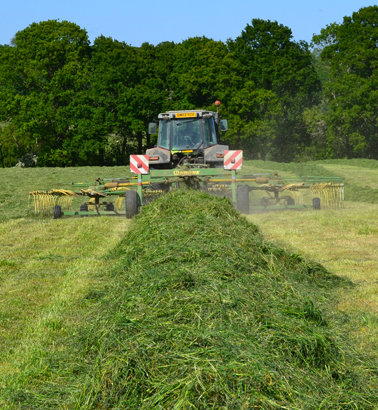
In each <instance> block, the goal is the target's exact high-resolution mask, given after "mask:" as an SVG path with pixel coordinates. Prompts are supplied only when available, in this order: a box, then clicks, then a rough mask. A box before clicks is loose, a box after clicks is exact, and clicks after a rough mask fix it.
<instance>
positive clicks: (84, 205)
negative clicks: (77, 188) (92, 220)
mask: <svg viewBox="0 0 378 410" xmlns="http://www.w3.org/2000/svg"><path fill="white" fill-rule="evenodd" d="M80 212H88V205H87V204H81V205H80ZM87 216H88V215H80V217H81V218H85V217H87Z"/></svg>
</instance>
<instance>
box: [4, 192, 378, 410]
mask: <svg viewBox="0 0 378 410" xmlns="http://www.w3.org/2000/svg"><path fill="white" fill-rule="evenodd" d="M183 221H185V223H183ZM199 227H200V229H198V228H199ZM151 231H153V232H154V235H151ZM106 262H107V264H108V266H109V265H110V264H112V265H113V266H112V268H111V269H109V268H106V267H105V266H104V269H103V270H102V273H101V275H99V277H98V278H97V279H95V281H96V282H95V283H96V285H97V286H96V287H94V288H92V289H90V290H88V292H87V295H86V296H85V297H82V299H81V300H82V301H81V305H79V306H80V307H79V309H80V313H82V312H85V318H82V316H81V315H78V319H79V318H82V320H78V322H76V323H74V322H73V321H72V319H71V320H70V325H69V326H67V325H68V323H65V322H59V321H58V320H59V316H56V315H53V316H51V317H49V318H46V320H45V321H46V322H48V324H49V326H50V327H51V328H53V329H61V330H60V333H59V347H57V348H54V347H51V346H50V345H48V344H46V343H45V344H42V345H40V346H39V349H34V351H31V350H30V352H28V356H27V359H26V360H25V359H24V360H23V361H22V362H21V363H18V364H13V362H12V364H13V365H15V366H16V369H15V372H14V373H13V377H12V378H10V377H9V378H6V379H4V380H3V383H2V395H1V396H2V400H4V401H5V400H6V402H5V403H6V404H7V405H8V406H9V407H10V408H12V406H14V405H18V406H20V405H22V406H24V407H28V408H38V407H44V408H49V407H54V406H55V407H56V404H57V397H59V404H60V405H61V406H64V405H67V406H68V407H71V408H81V409H85V408H100V407H103V408H104V407H106V408H137V407H139V408H149V409H151V408H156V409H158V408H166V409H173V408H177V409H183V408H198V409H205V408H212V407H213V408H235V409H236V408H241V407H243V405H245V406H247V405H250V406H259V407H261V408H268V407H269V406H270V407H272V406H274V407H276V408H282V409H283V408H303V409H313V408H319V407H320V406H321V405H322V403H324V402H327V404H328V405H329V406H330V407H332V408H334V409H344V408H345V403H349V405H350V407H351V408H352V407H353V406H354V407H356V408H357V407H358V408H361V409H373V408H374V407H376V405H377V397H376V394H375V390H374V389H375V388H376V385H375V384H376V379H375V377H373V372H374V369H375V367H374V366H375V362H374V361H373V359H372V358H369V357H368V356H367V355H364V356H362V354H363V352H362V351H356V350H354V348H353V347H352V344H351V341H350V339H349V338H348V337H347V336H346V332H345V330H346V327H345V326H346V325H345V320H344V324H343V322H342V320H341V319H342V318H341V317H340V318H338V315H337V314H336V313H334V312H333V311H334V304H335V302H336V301H333V298H334V297H335V292H336V291H337V290H339V289H341V288H343V289H344V291H345V288H346V287H349V282H348V281H346V280H342V279H340V278H339V277H337V276H335V275H333V274H330V273H329V272H328V271H327V270H326V269H324V268H323V267H322V266H321V265H319V264H316V263H313V262H309V261H306V260H305V259H304V258H303V257H301V256H300V255H298V254H295V253H292V252H289V251H285V250H283V249H282V248H279V247H277V246H274V245H272V244H270V243H268V242H266V241H264V239H263V238H262V236H261V234H260V233H259V230H258V229H257V228H256V226H254V225H252V224H250V223H248V222H247V221H246V220H245V219H244V218H242V217H241V216H240V215H239V214H238V213H237V212H236V211H235V210H234V209H233V208H232V206H231V204H230V203H229V201H228V200H227V199H224V198H223V199H220V198H217V197H210V196H208V195H206V194H201V193H198V192H193V191H192V192H183V191H175V192H173V193H170V194H168V195H165V196H163V197H162V198H161V199H159V200H157V201H155V202H153V203H151V204H150V205H148V206H147V207H145V208H144V209H143V211H142V213H141V215H140V216H139V217H137V218H136V219H135V220H134V222H133V223H132V225H131V226H130V229H129V231H128V232H127V233H126V235H125V236H124V238H123V239H122V240H121V242H120V243H119V244H118V245H117V246H116V248H115V249H114V250H113V251H112V252H111V253H110V254H109V256H108V258H107V259H106ZM101 283H102V284H101ZM72 314H73V312H72ZM64 329H66V330H64ZM32 363H33V364H32ZM304 398H305V399H304Z"/></svg>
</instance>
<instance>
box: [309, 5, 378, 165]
mask: <svg viewBox="0 0 378 410" xmlns="http://www.w3.org/2000/svg"><path fill="white" fill-rule="evenodd" d="M377 23H378V6H370V7H364V8H361V9H360V10H359V11H358V12H355V13H353V14H352V16H351V17H344V20H343V23H341V24H336V23H333V24H330V25H328V26H327V27H326V28H325V29H322V30H321V33H320V34H319V35H317V36H314V38H313V42H314V44H316V45H317V46H318V47H319V48H320V49H321V54H320V57H321V59H322V61H323V62H324V63H325V64H327V65H328V66H329V67H330V74H329V81H328V82H327V83H326V84H325V91H324V95H325V98H326V100H327V103H328V104H329V111H328V112H327V113H325V114H324V120H325V122H326V123H327V146H328V148H329V150H330V154H329V155H327V156H328V157H337V158H343V157H349V158H351V157H359V158H361V157H362V158H363V157H365V158H377V156H378V143H377V141H378V138H377V118H378V116H377V113H378V111H377V110H378V105H377V89H376V82H377V70H376V68H377V64H378V50H377V41H378V27H377Z"/></svg>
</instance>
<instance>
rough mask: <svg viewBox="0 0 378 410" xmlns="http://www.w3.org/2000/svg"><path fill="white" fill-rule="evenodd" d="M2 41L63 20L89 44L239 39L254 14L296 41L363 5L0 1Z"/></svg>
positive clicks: (293, 0)
mask: <svg viewBox="0 0 378 410" xmlns="http://www.w3.org/2000/svg"><path fill="white" fill-rule="evenodd" d="M2 3H3V4H2V6H1V15H0V44H9V42H10V40H11V38H12V37H13V36H14V34H15V33H16V32H17V31H19V30H23V29H24V28H26V27H27V26H28V25H29V24H31V23H33V22H40V21H44V20H52V19H60V20H68V21H71V22H73V23H76V24H78V25H79V26H80V27H81V28H85V29H86V30H87V32H88V35H89V38H90V40H91V42H93V40H94V39H95V38H96V37H98V36H99V35H101V34H102V35H104V36H106V37H112V38H113V39H116V40H119V41H125V42H126V43H128V44H131V45H133V46H140V45H141V44H142V43H143V42H149V43H151V44H155V45H156V44H158V43H160V42H162V41H174V42H176V43H178V42H180V41H182V40H185V39H187V38H188V37H194V36H206V37H209V38H212V39H214V40H222V41H225V40H227V39H228V38H236V37H237V36H238V35H239V34H240V33H241V31H242V30H243V29H244V28H245V26H246V25H247V23H250V22H251V20H252V19H253V18H261V19H264V20H268V19H269V20H272V21H274V20H276V21H278V22H279V23H280V24H284V25H286V26H288V27H290V28H291V29H292V32H293V36H294V40H297V41H298V40H306V41H307V42H310V41H311V38H312V35H313V34H314V33H316V34H318V33H319V32H320V30H321V28H323V27H325V26H326V25H327V24H330V23H333V22H338V23H340V22H342V20H343V17H344V16H350V15H352V13H353V12H354V11H358V10H359V9H360V8H361V7H366V6H370V5H374V3H367V2H366V1H359V0H328V1H326V0H315V1H311V2H306V0H302V1H298V0H286V1H285V0H259V1H251V0H249V1H248V0H227V1H226V0H214V1H212V2H209V1H193V0H192V1H188V0H185V1H183V0H175V1H173V0H161V1H152V0H137V1H135V0H133V1H128V0H124V1H122V0H108V1H100V0H76V1H74V0H60V1H54V0H33V1H31V0H13V1H12V2H11V1H6V2H2Z"/></svg>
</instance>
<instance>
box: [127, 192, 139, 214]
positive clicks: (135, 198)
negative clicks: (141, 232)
mask: <svg viewBox="0 0 378 410" xmlns="http://www.w3.org/2000/svg"><path fill="white" fill-rule="evenodd" d="M125 204H126V218H127V219H131V218H132V217H133V216H134V215H137V214H138V213H139V208H140V199H139V195H138V192H137V191H134V190H132V189H130V190H129V191H126V197H125Z"/></svg>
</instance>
